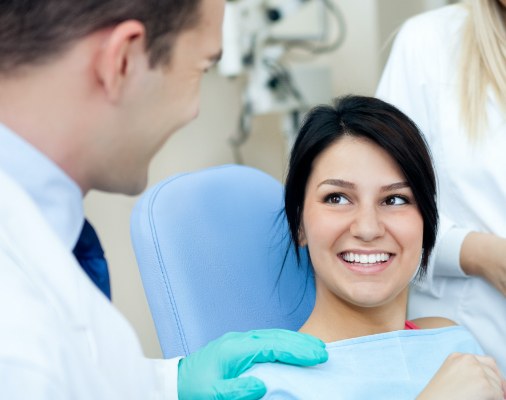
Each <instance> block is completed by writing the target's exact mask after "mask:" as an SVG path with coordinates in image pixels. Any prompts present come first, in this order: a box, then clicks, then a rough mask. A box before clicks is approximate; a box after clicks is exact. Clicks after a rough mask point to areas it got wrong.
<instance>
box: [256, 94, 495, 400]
mask: <svg viewBox="0 0 506 400" xmlns="http://www.w3.org/2000/svg"><path fill="white" fill-rule="evenodd" d="M285 213H286V217H287V220H288V225H289V227H290V232H291V238H292V241H293V242H294V244H295V245H296V249H297V252H298V254H299V252H300V251H304V250H301V249H300V248H299V246H300V247H302V248H303V249H306V250H307V251H308V254H309V260H310V264H311V265H310V266H306V267H312V268H313V271H314V276H315V283H316V302H315V306H314V309H313V312H312V313H311V315H310V316H309V318H308V320H307V321H306V323H305V324H304V325H303V326H302V328H301V329H300V330H301V332H304V333H307V334H311V335H314V336H316V337H318V338H320V339H322V340H323V341H325V342H327V350H328V351H329V361H328V362H327V363H326V364H325V365H322V366H319V367H315V368H307V369H299V370H296V369H294V368H293V367H289V366H260V367H258V368H256V367H255V369H252V372H251V374H252V375H255V376H259V377H261V378H262V379H263V380H264V381H266V383H267V387H268V390H269V392H268V395H267V398H287V399H294V398H296V399H362V398H364V399H365V398H370V397H371V396H372V395H373V396H374V398H375V399H392V398H396V399H414V398H415V397H416V396H420V397H419V398H420V399H422V398H430V399H435V398H438V396H440V397H441V398H459V399H467V398H469V399H503V394H504V393H503V389H502V388H501V378H500V374H499V372H498V370H497V367H496V366H495V365H494V363H493V361H492V360H490V359H489V358H486V357H481V356H474V355H466V356H456V355H453V356H451V357H449V358H448V359H447V360H446V361H445V359H446V358H447V357H448V356H450V355H451V354H452V353H454V352H462V353H474V354H481V349H480V347H479V345H478V344H477V342H476V341H475V340H474V338H473V337H472V336H471V335H470V334H469V332H468V331H467V330H466V329H465V328H462V327H458V326H454V324H453V323H452V322H451V321H449V320H446V319H443V318H425V319H420V320H417V321H406V307H407V296H408V287H409V284H410V282H411V281H412V280H413V279H421V278H422V277H423V276H424V275H425V272H426V268H427V264H428V260H429V257H430V254H431V252H432V249H433V247H434V243H435V238H436V231H437V222H438V213H437V207H436V184H435V177H434V172H433V169H432V163H431V158H430V155H429V153H428V150H427V148H426V146H425V143H424V141H423V139H422V137H421V135H420V133H419V131H418V129H417V127H416V126H415V125H414V123H413V122H412V121H411V120H410V119H409V118H407V117H406V116H405V115H404V114H402V113H401V112H400V111H399V110H397V109H396V108H395V107H393V106H391V105H389V104H387V103H385V102H383V101H381V100H378V99H374V98H368V97H358V96H349V97H344V98H341V99H337V100H336V102H335V103H334V105H333V106H320V107H317V108H315V109H313V110H312V111H310V112H309V113H308V115H307V117H306V119H305V121H304V123H303V126H302V128H301V130H300V132H299V135H298V137H297V139H296V141H295V144H294V147H293V149H292V153H291V157H290V165H289V172H288V176H287V179H286V184H285ZM420 328H439V329H420ZM456 360H457V361H456ZM462 360H463V361H462ZM440 367H441V370H440V372H439V373H438V374H437V375H436V377H435V378H434V379H432V378H433V376H434V374H436V372H437V371H438V369H439V368H440ZM456 371H458V373H456ZM482 372H484V375H482ZM483 376H487V377H489V378H483ZM456 378H458V380H459V382H458V383H456ZM431 379H432V381H431ZM460 380H464V382H460ZM429 382H430V383H429ZM453 386H455V387H456V388H457V389H454V388H453ZM450 388H451V389H450ZM455 390H458V391H461V392H462V393H458V397H456V396H455V395H456V392H455ZM448 391H450V394H451V396H449V397H448V393H447V392H448ZM452 396H453V397H452Z"/></svg>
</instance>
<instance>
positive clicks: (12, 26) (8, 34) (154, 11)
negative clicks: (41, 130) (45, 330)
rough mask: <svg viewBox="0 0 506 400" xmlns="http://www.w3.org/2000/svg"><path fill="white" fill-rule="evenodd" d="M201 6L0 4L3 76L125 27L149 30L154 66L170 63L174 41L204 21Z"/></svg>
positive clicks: (193, 1)
mask: <svg viewBox="0 0 506 400" xmlns="http://www.w3.org/2000/svg"><path fill="white" fill-rule="evenodd" d="M200 3H201V0H1V1H0V74H8V73H9V72H12V71H14V70H16V69H17V68H19V67H21V66H27V65H37V64H41V63H44V62H46V61H48V60H50V59H51V58H53V57H55V56H57V55H59V54H61V53H62V52H64V51H65V50H66V49H67V48H68V47H69V46H70V45H71V44H72V43H73V42H75V41H76V40H77V39H80V38H82V37H84V36H86V35H88V34H90V33H92V32H95V31H97V30H100V29H103V28H107V27H112V26H114V25H116V24H118V23H121V22H122V21H126V20H130V19H133V20H138V21H140V22H142V23H143V24H144V26H145V28H146V50H147V51H148V52H149V57H150V65H151V66H155V65H157V64H163V63H168V62H169V60H170V54H171V49H172V45H173V43H174V39H175V38H176V37H177V35H178V34H179V33H180V32H182V31H183V30H185V29H189V28H191V27H193V26H195V25H196V23H197V22H198V21H199V18H200V13H199V10H200V7H199V6H200Z"/></svg>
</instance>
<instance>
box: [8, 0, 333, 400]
mask: <svg viewBox="0 0 506 400" xmlns="http://www.w3.org/2000/svg"><path fill="white" fill-rule="evenodd" d="M223 9H224V0H183V1H181V0H178V1H176V0H161V1H160V0H157V1H153V0H101V1H94V0H79V1H74V0H26V1H19V0H6V1H2V2H1V4H0V88H1V89H0V188H1V190H0V193H1V196H0V376H1V384H0V398H2V399H9V400H21V399H23V400H24V399H31V400H33V399H48V400H49V399H50V400H58V399H72V400H77V399H83V400H84V399H87V400H89V399H98V400H101V399H107V400H113V399H177V398H179V399H192V400H193V399H257V398H260V397H261V396H262V395H263V394H264V393H265V386H264V384H263V383H262V382H261V381H260V380H258V379H235V378H236V377H237V376H238V375H239V374H240V373H241V372H243V371H245V370H246V369H248V368H249V367H250V366H251V365H253V364H254V363H257V362H274V361H279V362H288V363H291V364H297V365H314V364H316V363H319V362H323V361H325V360H326V358H327V353H326V350H325V348H324V344H323V343H322V342H321V341H320V340H318V339H316V338H314V337H311V336H309V335H303V334H299V333H295V332H288V331H283V330H268V331H255V332H247V333H236V334H231V335H227V336H226V337H224V338H220V339H217V340H216V341H214V342H212V343H210V344H209V345H208V346H206V347H204V348H203V349H202V350H200V351H198V352H196V353H194V354H192V355H191V356H189V357H187V358H182V359H173V360H150V359H147V358H145V357H144V356H143V354H142V351H141V348H140V345H139V343H138V339H137V337H136V335H135V333H134V331H133V329H132V327H131V326H130V325H129V324H128V322H127V321H126V320H125V318H124V317H123V316H122V315H121V314H120V313H119V312H118V310H117V309H116V308H115V307H114V306H113V305H112V303H111V302H110V301H109V299H108V298H107V297H106V296H104V295H103V293H102V292H101V291H100V290H99V289H98V288H97V287H96V286H95V285H94V284H93V282H92V280H90V279H89V277H88V275H87V274H86V273H85V272H84V270H82V269H81V267H80V266H79V264H78V262H77V261H76V259H75V258H74V256H73V254H72V249H73V248H74V246H75V245H76V242H77V241H78V237H79V236H80V231H81V228H82V226H83V223H84V216H83V205H82V198H83V196H84V195H86V193H88V192H89V191H90V190H92V189H98V190H103V191H107V192H115V193H124V194H137V193H139V192H140V191H142V190H143V189H144V187H145V185H146V181H147V170H148V165H149V162H150V160H151V158H152V157H153V155H154V154H155V153H156V151H157V150H158V149H159V148H160V147H161V146H162V144H163V143H164V142H165V141H166V139H167V138H168V137H169V136H170V135H171V134H172V133H173V132H174V131H176V130H177V129H178V128H180V127H181V126H183V125H184V124H185V123H187V122H188V121H190V120H191V119H192V118H194V117H195V116H196V115H197V113H198V106H199V83H200V80H201V77H202V74H203V73H204V72H205V71H206V70H207V69H208V68H210V67H211V66H212V65H213V64H214V63H215V62H216V60H217V59H218V58H219V54H220V51H221V23H222V18H223Z"/></svg>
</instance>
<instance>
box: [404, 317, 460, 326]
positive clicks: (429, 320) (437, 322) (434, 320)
mask: <svg viewBox="0 0 506 400" xmlns="http://www.w3.org/2000/svg"><path fill="white" fill-rule="evenodd" d="M411 322H413V323H414V324H415V325H416V326H418V327H419V328H420V329H436V328H446V327H448V326H455V325H457V324H456V323H455V322H454V321H452V320H451V319H448V318H444V317H423V318H417V319H413V320H411Z"/></svg>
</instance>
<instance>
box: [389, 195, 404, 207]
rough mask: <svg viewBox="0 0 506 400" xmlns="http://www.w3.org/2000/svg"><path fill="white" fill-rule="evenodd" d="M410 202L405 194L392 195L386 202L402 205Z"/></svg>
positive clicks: (390, 204)
mask: <svg viewBox="0 0 506 400" xmlns="http://www.w3.org/2000/svg"><path fill="white" fill-rule="evenodd" d="M408 203H409V201H408V199H407V198H406V197H404V196H390V197H387V198H386V199H385V204H386V205H387V206H400V205H403V204H408Z"/></svg>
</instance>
